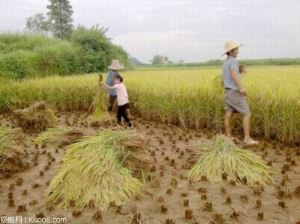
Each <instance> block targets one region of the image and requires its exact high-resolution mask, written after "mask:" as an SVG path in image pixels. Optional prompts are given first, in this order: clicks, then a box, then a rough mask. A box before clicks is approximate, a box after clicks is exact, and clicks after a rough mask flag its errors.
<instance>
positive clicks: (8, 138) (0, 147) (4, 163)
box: [0, 127, 29, 178]
mask: <svg viewBox="0 0 300 224" xmlns="http://www.w3.org/2000/svg"><path fill="white" fill-rule="evenodd" d="M22 138H23V135H22V130H21V129H20V128H14V129H11V128H7V127H0V178H1V177H9V176H10V175H11V174H12V173H14V172H18V171H21V170H24V169H26V168H27V167H28V164H29V163H28V156H27V154H26V153H25V152H24V151H23V150H22V149H19V148H17V147H16V144H17V142H18V141H20V139H22Z"/></svg>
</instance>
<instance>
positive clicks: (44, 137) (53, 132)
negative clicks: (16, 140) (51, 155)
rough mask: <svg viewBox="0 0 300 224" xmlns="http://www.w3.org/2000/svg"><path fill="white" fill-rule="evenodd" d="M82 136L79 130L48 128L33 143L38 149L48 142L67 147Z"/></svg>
mask: <svg viewBox="0 0 300 224" xmlns="http://www.w3.org/2000/svg"><path fill="white" fill-rule="evenodd" d="M83 136H84V134H83V132H82V130H80V129H72V128H70V127H59V128H49V129H48V130H47V131H45V132H42V133H41V134H39V135H38V136H37V138H36V139H35V140H34V143H35V144H36V145H37V146H39V147H41V146H42V145H43V144H46V143H49V142H55V143H58V144H62V143H63V144H64V145H69V144H71V143H74V142H75V141H76V140H78V139H80V138H82V137H83Z"/></svg>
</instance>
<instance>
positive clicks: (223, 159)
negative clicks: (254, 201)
mask: <svg viewBox="0 0 300 224" xmlns="http://www.w3.org/2000/svg"><path fill="white" fill-rule="evenodd" d="M223 174H226V176H227V179H228V180H233V181H236V182H238V183H242V182H244V181H246V183H247V184H249V185H250V186H254V185H266V184H268V183H272V176H271V174H272V170H271V168H270V167H269V166H268V165H267V164H266V162H265V161H263V160H262V159H261V158H260V157H259V156H257V155H256V154H255V153H253V152H251V151H248V150H245V149H239V148H238V147H237V146H236V145H235V144H234V143H233V142H232V141H231V140H230V139H228V138H227V137H225V136H223V135H218V136H217V137H216V139H215V140H214V142H213V143H212V144H210V145H206V146H205V152H204V154H203V155H202V156H201V157H200V159H199V160H198V162H197V163H196V164H195V166H194V167H193V168H192V169H191V170H190V171H189V173H188V176H189V177H190V178H191V180H193V181H198V180H200V179H201V177H202V176H206V177H207V178H208V180H210V181H216V182H217V181H221V180H222V175H223Z"/></svg>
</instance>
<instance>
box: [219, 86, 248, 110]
mask: <svg viewBox="0 0 300 224" xmlns="http://www.w3.org/2000/svg"><path fill="white" fill-rule="evenodd" d="M225 111H231V112H234V113H241V114H243V115H249V114H251V113H250V109H249V105H248V103H247V99H246V97H245V96H242V95H241V94H240V91H238V90H234V89H225Z"/></svg>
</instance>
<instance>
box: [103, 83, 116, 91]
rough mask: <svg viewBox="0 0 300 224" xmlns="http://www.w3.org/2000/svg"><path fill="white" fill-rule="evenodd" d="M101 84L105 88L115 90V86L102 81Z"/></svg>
mask: <svg viewBox="0 0 300 224" xmlns="http://www.w3.org/2000/svg"><path fill="white" fill-rule="evenodd" d="M102 86H103V87H104V88H106V89H109V90H115V89H116V88H117V87H116V86H109V85H107V84H106V83H102Z"/></svg>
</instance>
